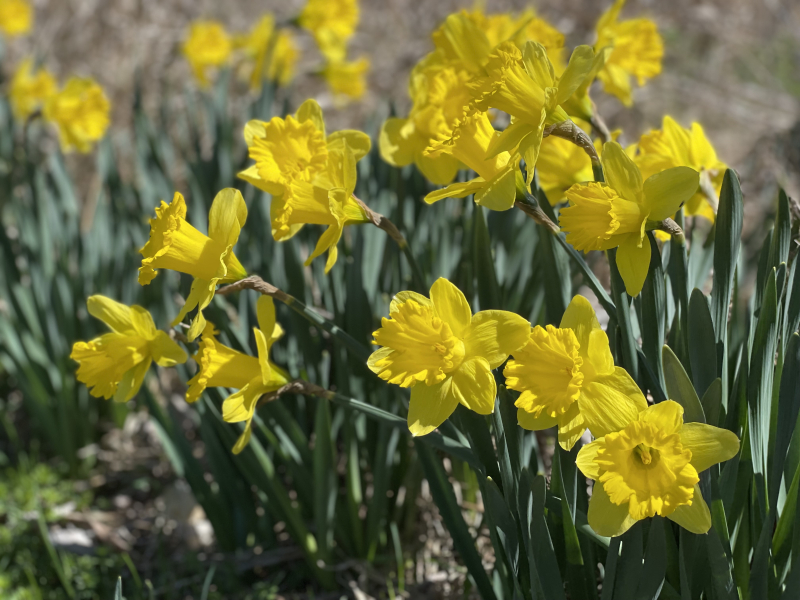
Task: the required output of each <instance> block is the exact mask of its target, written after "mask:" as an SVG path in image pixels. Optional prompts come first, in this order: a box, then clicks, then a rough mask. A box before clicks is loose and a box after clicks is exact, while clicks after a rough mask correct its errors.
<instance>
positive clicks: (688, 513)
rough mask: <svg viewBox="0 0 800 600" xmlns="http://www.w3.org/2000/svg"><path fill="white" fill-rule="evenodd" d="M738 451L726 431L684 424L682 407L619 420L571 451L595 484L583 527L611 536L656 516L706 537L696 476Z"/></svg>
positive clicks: (667, 405)
mask: <svg viewBox="0 0 800 600" xmlns="http://www.w3.org/2000/svg"><path fill="white" fill-rule="evenodd" d="M619 415H620V416H621V413H619ZM738 451H739V439H738V438H737V437H736V435H735V434H734V433H732V432H730V431H728V430H726V429H719V428H717V427H713V426H711V425H706V424H704V423H684V422H683V407H682V406H681V405H680V404H678V403H677V402H673V401H672V400H666V401H664V402H660V403H658V404H656V405H654V406H651V407H649V408H648V409H647V410H644V411H642V412H640V413H639V414H638V415H636V416H635V417H633V418H625V419H620V420H619V421H618V422H617V423H616V426H615V428H614V431H612V432H609V433H606V434H605V435H603V436H601V437H599V438H598V439H597V440H595V441H594V442H592V443H591V444H588V445H586V446H584V447H583V448H581V450H580V452H579V453H578V458H577V460H576V464H577V466H578V468H579V469H580V470H581V472H582V473H583V474H584V475H586V477H588V478H590V479H593V480H595V482H596V483H595V484H594V490H593V491H592V497H591V499H590V500H589V515H588V516H589V525H590V526H591V528H592V529H594V530H595V531H596V532H597V533H598V534H600V535H604V536H618V535H622V534H623V533H625V532H626V531H627V530H628V529H629V528H630V527H631V526H632V525H634V524H635V523H636V521H641V520H642V519H646V518H647V517H654V516H655V515H661V516H662V517H667V518H668V519H670V520H672V521H674V522H675V523H677V524H678V525H680V526H681V527H683V528H684V529H687V530H688V531H690V532H692V533H696V534H703V533H706V532H707V531H708V530H709V529H710V528H711V513H710V512H709V510H708V505H707V504H706V502H705V500H703V496H702V495H701V493H700V486H699V485H697V483H698V481H699V480H700V479H699V477H698V474H699V473H700V472H702V471H704V470H705V469H708V468H709V467H711V466H712V465H715V464H717V463H720V462H723V461H726V460H728V459H730V458H733V457H734V456H735V455H736V453H737V452H738Z"/></svg>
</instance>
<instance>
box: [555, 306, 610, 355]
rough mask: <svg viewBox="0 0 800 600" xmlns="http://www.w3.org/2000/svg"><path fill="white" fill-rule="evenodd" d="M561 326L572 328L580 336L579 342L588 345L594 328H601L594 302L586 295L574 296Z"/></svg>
mask: <svg viewBox="0 0 800 600" xmlns="http://www.w3.org/2000/svg"><path fill="white" fill-rule="evenodd" d="M559 327H561V328H562V329H566V328H569V329H572V331H574V332H575V337H576V338H578V343H579V344H580V345H581V346H588V344H589V333H590V332H591V331H592V330H593V329H600V322H599V321H598V320H597V314H596V313H595V312H594V307H593V306H592V303H591V302H589V300H588V299H587V298H585V297H584V296H581V295H577V296H575V297H574V298H572V300H571V301H570V303H569V305H568V306H567V310H565V311H564V316H563V317H561V324H560V325H559Z"/></svg>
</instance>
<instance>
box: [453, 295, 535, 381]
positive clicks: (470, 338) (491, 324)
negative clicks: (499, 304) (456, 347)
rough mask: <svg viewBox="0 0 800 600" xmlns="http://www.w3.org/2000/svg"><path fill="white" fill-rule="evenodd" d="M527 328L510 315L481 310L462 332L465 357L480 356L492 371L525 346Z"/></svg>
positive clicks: (525, 321)
mask: <svg viewBox="0 0 800 600" xmlns="http://www.w3.org/2000/svg"><path fill="white" fill-rule="evenodd" d="M530 327H531V325H530V323H528V321H527V320H525V319H524V318H522V317H520V316H519V315H517V314H514V313H512V312H508V311H505V310H482V311H480V312H479V313H477V314H476V315H475V316H473V317H472V323H471V324H470V326H469V328H468V329H467V330H466V331H465V337H464V344H465V346H466V355H467V356H468V357H473V356H481V357H483V358H485V359H486V360H487V361H488V362H489V366H490V367H491V368H492V369H496V368H497V367H499V366H500V365H501V364H503V363H504V362H505V360H506V359H507V358H508V355H509V354H511V353H513V352H514V351H515V350H518V349H519V348H522V346H524V345H525V344H526V343H527V341H528V335H529V332H530Z"/></svg>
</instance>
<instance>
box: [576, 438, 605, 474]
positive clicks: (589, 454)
mask: <svg viewBox="0 0 800 600" xmlns="http://www.w3.org/2000/svg"><path fill="white" fill-rule="evenodd" d="M601 445H602V442H599V441H594V442H592V443H590V444H586V445H585V446H583V447H582V448H581V449H580V450H579V451H578V456H577V457H576V458H575V466H577V467H578V468H579V469H580V470H581V473H583V474H584V475H585V476H586V477H588V478H589V479H597V478H598V477H600V467H599V465H598V464H597V463H596V462H595V460H594V459H595V458H596V457H597V451H598V449H599V448H600V446H601Z"/></svg>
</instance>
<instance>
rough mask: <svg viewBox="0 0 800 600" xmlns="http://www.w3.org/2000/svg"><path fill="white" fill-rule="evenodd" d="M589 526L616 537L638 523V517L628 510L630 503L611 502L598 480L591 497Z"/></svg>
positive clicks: (598, 532)
mask: <svg viewBox="0 0 800 600" xmlns="http://www.w3.org/2000/svg"><path fill="white" fill-rule="evenodd" d="M587 516H588V518H589V526H590V527H591V528H592V529H594V531H595V533H597V534H599V535H602V536H606V537H616V536H618V535H622V534H623V533H625V532H626V531H628V529H630V528H631V526H633V525H635V524H636V519H634V518H633V517H631V515H630V513H629V512H628V505H627V504H623V505H618V504H614V503H613V502H611V498H609V497H608V494H607V493H606V491H605V489H604V488H603V484H602V483H600V482H597V483H595V484H594V488H592V497H591V498H590V499H589V514H588V515H587Z"/></svg>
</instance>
